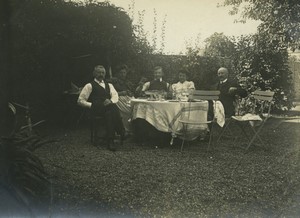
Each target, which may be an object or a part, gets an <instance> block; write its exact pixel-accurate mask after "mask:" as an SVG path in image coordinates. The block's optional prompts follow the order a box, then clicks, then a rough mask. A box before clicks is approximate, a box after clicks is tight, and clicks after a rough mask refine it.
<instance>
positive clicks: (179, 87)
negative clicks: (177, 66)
mask: <svg viewBox="0 0 300 218" xmlns="http://www.w3.org/2000/svg"><path fill="white" fill-rule="evenodd" d="M186 74H187V72H186V71H183V70H182V71H180V72H179V73H178V79H179V82H178V83H174V84H172V86H171V88H172V91H173V93H176V95H180V94H181V93H190V92H191V91H192V90H195V84H194V82H193V81H187V79H186V78H187V75H186Z"/></svg>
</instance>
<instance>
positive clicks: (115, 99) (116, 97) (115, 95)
mask: <svg viewBox="0 0 300 218" xmlns="http://www.w3.org/2000/svg"><path fill="white" fill-rule="evenodd" d="M108 85H109V89H110V96H111V98H110V100H111V102H112V103H114V104H115V103H117V102H118V101H119V95H118V92H117V91H116V89H115V87H114V86H113V85H112V84H110V83H108Z"/></svg>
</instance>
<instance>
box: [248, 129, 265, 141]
mask: <svg viewBox="0 0 300 218" xmlns="http://www.w3.org/2000/svg"><path fill="white" fill-rule="evenodd" d="M251 129H252V131H253V134H254V135H255V134H256V132H257V131H258V130H255V127H253V126H251ZM257 139H258V140H259V141H260V143H261V145H262V146H263V145H264V141H263V140H262V139H261V137H260V136H259V134H257Z"/></svg>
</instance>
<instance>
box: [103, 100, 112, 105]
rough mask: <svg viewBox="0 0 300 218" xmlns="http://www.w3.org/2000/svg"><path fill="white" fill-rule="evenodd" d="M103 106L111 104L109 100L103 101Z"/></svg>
mask: <svg viewBox="0 0 300 218" xmlns="http://www.w3.org/2000/svg"><path fill="white" fill-rule="evenodd" d="M103 104H104V106H107V105H109V104H112V102H111V100H110V99H105V101H104V102H103Z"/></svg>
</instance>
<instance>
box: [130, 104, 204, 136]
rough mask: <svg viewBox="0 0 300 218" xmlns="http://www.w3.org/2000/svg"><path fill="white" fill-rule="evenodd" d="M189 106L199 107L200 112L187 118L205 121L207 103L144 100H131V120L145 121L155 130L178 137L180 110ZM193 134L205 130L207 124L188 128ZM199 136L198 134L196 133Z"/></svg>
mask: <svg viewBox="0 0 300 218" xmlns="http://www.w3.org/2000/svg"><path fill="white" fill-rule="evenodd" d="M188 104H191V105H192V106H197V107H200V108H201V110H197V111H192V112H191V113H190V114H189V116H190V118H193V119H195V120H197V121H199V122H206V121H207V112H208V102H207V101H202V102H192V103H190V102H170V101H148V100H145V99H132V100H131V106H132V120H134V119H136V118H141V119H145V120H146V121H148V122H149V123H150V124H152V125H153V126H154V127H155V128H156V129H158V130H160V131H162V132H170V133H172V134H173V135H180V134H181V130H182V128H183V126H182V124H181V123H180V122H179V121H178V120H179V119H180V118H181V116H182V108H184V106H187V105H188ZM189 128H190V130H191V129H193V130H194V131H193V132H197V131H195V130H196V129H198V130H202V131H203V130H205V131H206V130H207V128H208V127H207V124H205V123H204V124H202V125H197V126H196V125H195V126H190V127H189ZM199 132H200V131H199ZM198 134H199V133H198Z"/></svg>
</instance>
